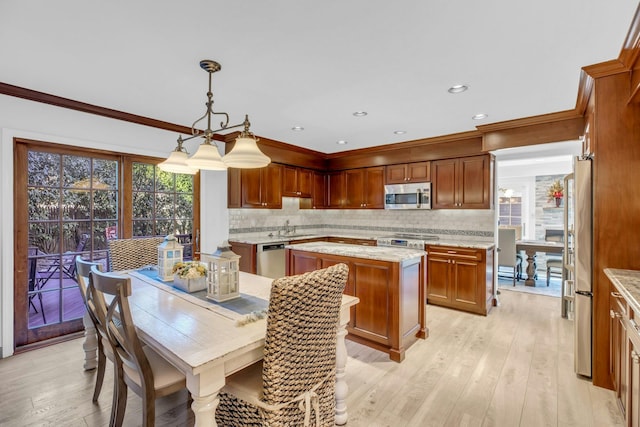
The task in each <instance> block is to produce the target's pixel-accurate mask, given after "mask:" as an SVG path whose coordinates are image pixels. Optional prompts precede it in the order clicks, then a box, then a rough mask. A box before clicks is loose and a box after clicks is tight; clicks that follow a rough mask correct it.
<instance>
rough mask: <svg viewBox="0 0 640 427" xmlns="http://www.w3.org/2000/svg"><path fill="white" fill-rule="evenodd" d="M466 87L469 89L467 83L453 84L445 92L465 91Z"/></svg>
mask: <svg viewBox="0 0 640 427" xmlns="http://www.w3.org/2000/svg"><path fill="white" fill-rule="evenodd" d="M467 89H469V86H467V85H453V86H451V87H450V88H449V89H448V90H447V92H449V93H461V92H464V91H466V90H467Z"/></svg>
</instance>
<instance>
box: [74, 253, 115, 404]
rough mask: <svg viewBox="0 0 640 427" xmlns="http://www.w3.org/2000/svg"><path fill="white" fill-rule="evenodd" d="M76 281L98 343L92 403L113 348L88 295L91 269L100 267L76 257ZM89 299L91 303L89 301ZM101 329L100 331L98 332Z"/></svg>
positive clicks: (91, 296)
mask: <svg viewBox="0 0 640 427" xmlns="http://www.w3.org/2000/svg"><path fill="white" fill-rule="evenodd" d="M75 264H76V281H77V282H78V288H79V289H80V295H81V296H82V301H83V302H84V306H85V308H86V310H87V313H88V315H89V318H90V319H91V323H92V324H93V326H94V329H95V331H96V338H97V341H98V366H97V370H96V385H95V388H94V390H93V399H92V400H93V401H94V402H97V401H98V397H99V396H100V391H101V390H102V383H103V381H104V372H105V369H106V366H105V365H106V360H107V359H109V360H111V362H113V361H114V354H113V348H112V347H111V344H110V343H109V339H108V338H107V337H106V330H105V328H104V326H101V325H100V323H99V321H98V318H97V317H96V309H95V302H94V301H93V298H94V297H95V296H94V294H91V295H89V294H88V288H89V280H91V279H90V275H91V267H93V266H95V267H96V268H97V269H102V265H101V264H100V263H98V262H93V261H89V260H85V259H82V258H80V257H79V256H78V257H76V262H75ZM89 298H90V299H91V301H89ZM100 329H102V331H101V330H100Z"/></svg>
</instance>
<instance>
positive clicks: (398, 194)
mask: <svg viewBox="0 0 640 427" xmlns="http://www.w3.org/2000/svg"><path fill="white" fill-rule="evenodd" d="M384 208H385V209H431V183H430V182H417V183H411V184H395V185H385V186H384Z"/></svg>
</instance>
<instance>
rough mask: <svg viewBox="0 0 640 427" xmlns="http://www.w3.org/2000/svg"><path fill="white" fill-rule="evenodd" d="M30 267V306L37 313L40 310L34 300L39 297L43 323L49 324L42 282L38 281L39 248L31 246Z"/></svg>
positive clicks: (29, 254) (29, 250)
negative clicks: (43, 303) (37, 256)
mask: <svg viewBox="0 0 640 427" xmlns="http://www.w3.org/2000/svg"><path fill="white" fill-rule="evenodd" d="M27 250H28V254H27V255H28V263H29V265H28V267H29V278H28V290H29V306H30V307H33V310H34V311H35V312H36V313H37V312H38V309H37V308H36V306H35V304H34V303H33V299H34V298H35V297H38V301H39V302H40V313H41V314H42V322H43V323H44V324H46V323H47V317H46V315H45V313H44V306H43V305H42V292H40V282H39V281H38V277H37V276H38V258H35V256H36V255H38V248H36V247H34V246H31V247H29V248H28V249H27Z"/></svg>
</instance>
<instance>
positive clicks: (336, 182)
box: [327, 171, 345, 208]
mask: <svg viewBox="0 0 640 427" xmlns="http://www.w3.org/2000/svg"><path fill="white" fill-rule="evenodd" d="M344 204H345V179H344V172H343V171H340V172H330V173H329V174H328V175H327V206H328V207H330V208H341V207H343V206H344Z"/></svg>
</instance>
